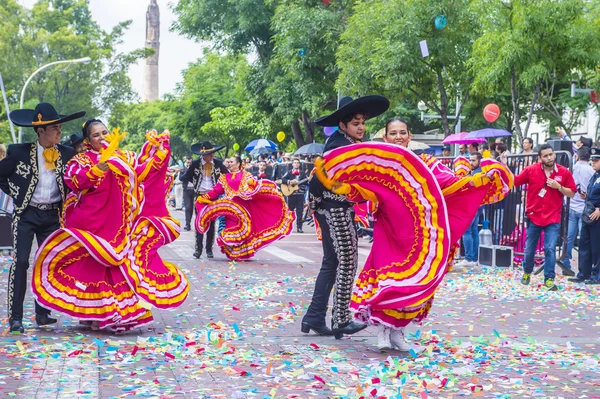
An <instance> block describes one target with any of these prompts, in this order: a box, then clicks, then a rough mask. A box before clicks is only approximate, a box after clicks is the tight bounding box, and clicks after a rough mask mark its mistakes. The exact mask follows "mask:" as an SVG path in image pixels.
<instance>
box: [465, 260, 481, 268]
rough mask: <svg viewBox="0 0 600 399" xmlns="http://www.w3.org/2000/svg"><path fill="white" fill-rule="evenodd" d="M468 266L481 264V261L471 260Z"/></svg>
mask: <svg viewBox="0 0 600 399" xmlns="http://www.w3.org/2000/svg"><path fill="white" fill-rule="evenodd" d="M467 266H468V267H475V266H479V262H477V261H473V262H469V264H468V265H467Z"/></svg>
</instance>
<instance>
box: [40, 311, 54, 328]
mask: <svg viewBox="0 0 600 399" xmlns="http://www.w3.org/2000/svg"><path fill="white" fill-rule="evenodd" d="M57 321H58V320H56V319H55V318H53V317H50V315H47V314H41V313H36V314H35V322H36V324H37V325H38V326H47V325H49V324H55V323H56V322H57Z"/></svg>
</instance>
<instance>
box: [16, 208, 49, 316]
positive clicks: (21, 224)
mask: <svg viewBox="0 0 600 399" xmlns="http://www.w3.org/2000/svg"><path fill="white" fill-rule="evenodd" d="M59 213H60V210H58V209H53V210H47V211H43V210H41V209H38V208H35V207H32V206H28V207H27V208H25V210H24V211H23V213H22V214H21V215H20V216H15V218H14V219H13V224H14V226H13V232H14V248H15V251H16V254H15V260H14V262H13V264H12V265H11V266H10V271H9V273H8V316H9V318H10V319H11V320H23V302H25V294H26V293H27V270H28V269H29V256H30V254H31V247H32V245H33V238H34V236H35V238H36V240H37V244H38V246H41V245H42V243H43V242H44V240H46V238H48V236H49V235H50V234H52V233H53V232H54V231H56V230H58V229H59V228H60V218H59ZM35 313H36V314H50V311H49V310H48V309H46V308H43V307H41V306H40V305H39V304H38V303H37V301H36V302H35Z"/></svg>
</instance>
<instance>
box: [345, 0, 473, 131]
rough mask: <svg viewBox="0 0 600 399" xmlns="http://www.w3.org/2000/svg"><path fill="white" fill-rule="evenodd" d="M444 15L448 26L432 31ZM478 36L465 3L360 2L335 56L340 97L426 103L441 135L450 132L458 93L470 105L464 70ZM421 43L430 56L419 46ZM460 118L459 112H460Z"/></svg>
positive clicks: (435, 0) (466, 0) (463, 0)
mask: <svg viewBox="0 0 600 399" xmlns="http://www.w3.org/2000/svg"><path fill="white" fill-rule="evenodd" d="M439 15H443V16H444V17H445V18H446V20H447V25H446V26H445V27H444V28H443V29H438V28H436V26H435V24H434V20H435V18H436V17H437V16H439ZM478 34H479V25H478V23H477V19H476V15H475V13H474V12H473V10H472V9H471V8H470V7H469V0H458V1H453V2H448V1H444V0H414V1H410V2H408V1H404V0H374V1H361V2H358V3H357V4H356V6H355V8H354V14H353V15H352V16H351V17H350V19H349V21H348V27H347V28H346V30H345V32H344V33H343V34H342V44H341V46H340V48H339V50H338V52H337V61H338V66H339V67H340V68H341V70H342V71H341V74H340V78H339V80H338V87H339V88H340V89H341V90H342V92H344V93H352V94H358V95H365V94H372V93H379V94H383V95H385V96H387V97H388V98H390V99H391V100H393V101H394V102H395V101H400V100H401V99H402V100H403V101H405V102H406V101H407V100H409V101H410V102H412V103H414V104H416V103H417V102H418V101H424V102H425V104H427V106H428V108H429V109H430V110H431V111H434V112H436V113H438V114H439V115H440V116H441V125H442V130H443V132H444V134H446V135H448V134H450V133H451V132H452V131H453V126H451V124H450V122H449V120H448V115H453V114H454V113H455V112H454V110H452V111H451V110H450V107H451V103H452V99H453V98H455V97H456V95H457V94H459V93H460V95H461V97H462V103H463V104H464V103H466V102H467V101H468V98H469V95H470V90H471V83H472V77H471V75H470V74H469V73H468V71H467V68H466V61H467V60H468V59H469V57H470V54H471V48H472V43H473V40H475V38H476V37H477V35H478ZM422 40H425V41H426V42H427V45H428V49H429V56H428V57H423V56H422V54H421V50H420V47H419V42H421V41H422ZM458 111H459V112H458V113H459V115H460V113H461V110H460V109H459V110H458Z"/></svg>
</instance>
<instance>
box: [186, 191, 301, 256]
mask: <svg viewBox="0 0 600 399" xmlns="http://www.w3.org/2000/svg"><path fill="white" fill-rule="evenodd" d="M259 184H260V188H258V189H257V190H256V191H255V192H254V193H253V194H252V197H251V198H249V199H244V198H241V197H239V196H235V197H233V198H231V199H229V198H222V199H218V200H216V201H213V202H211V203H210V204H203V203H199V202H198V203H197V204H196V209H197V210H198V213H197V215H196V220H195V227H196V231H198V233H200V234H203V233H205V232H206V231H207V230H208V228H209V227H210V223H211V222H212V221H213V220H215V219H216V218H218V217H220V216H223V217H225V229H224V230H223V231H222V232H221V234H219V236H218V237H217V244H218V245H219V247H220V248H221V252H223V253H224V254H225V256H227V258H228V259H231V260H244V259H249V258H252V257H253V256H254V255H255V254H256V252H257V251H258V250H260V249H261V248H264V247H265V246H267V245H269V244H270V243H272V242H274V241H277V240H279V239H281V238H283V237H286V236H288V235H290V234H291V232H292V228H293V224H294V221H295V220H296V216H295V214H294V213H293V212H291V211H290V210H289V208H288V207H287V205H286V203H285V200H284V199H283V196H282V195H281V193H280V192H279V190H278V189H277V186H276V185H275V183H273V182H271V181H268V180H261V181H260V182H259Z"/></svg>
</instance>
